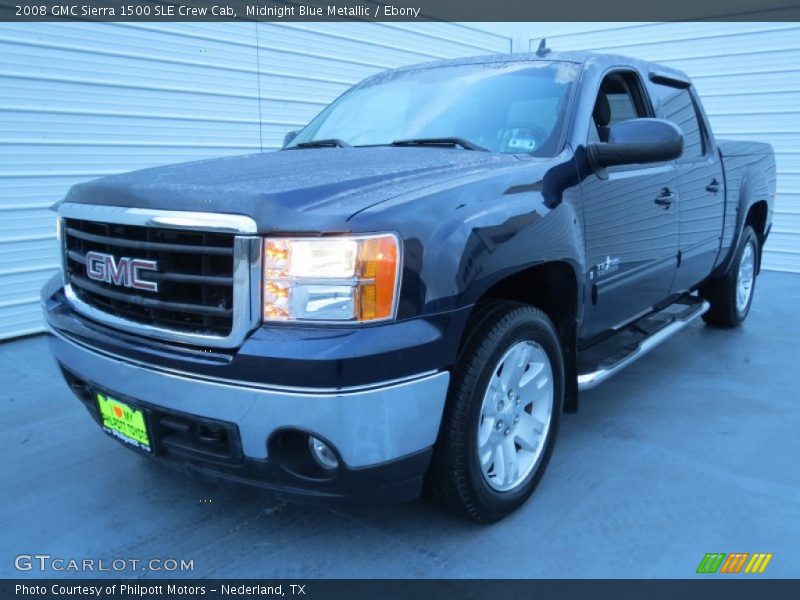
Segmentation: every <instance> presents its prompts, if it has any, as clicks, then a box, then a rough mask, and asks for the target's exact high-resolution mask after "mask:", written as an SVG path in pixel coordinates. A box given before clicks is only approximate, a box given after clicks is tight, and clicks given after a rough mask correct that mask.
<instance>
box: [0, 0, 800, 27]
mask: <svg viewBox="0 0 800 600" xmlns="http://www.w3.org/2000/svg"><path fill="white" fill-rule="evenodd" d="M684 20H703V21H799V20H800V3H798V2H797V0H661V1H650V0H644V1H640V2H632V1H631V0H491V1H487V0H396V1H394V0H392V1H390V2H367V1H359V0H330V1H325V0H322V1H320V0H305V1H304V0H286V1H281V0H183V1H180V0H177V1H176V0H78V1H75V2H71V1H69V0H0V21H12V22H13V21H19V22H36V21H189V22H191V21H197V22H210V21H461V22H476V21H484V22H514V21H539V22H542V21H684Z"/></svg>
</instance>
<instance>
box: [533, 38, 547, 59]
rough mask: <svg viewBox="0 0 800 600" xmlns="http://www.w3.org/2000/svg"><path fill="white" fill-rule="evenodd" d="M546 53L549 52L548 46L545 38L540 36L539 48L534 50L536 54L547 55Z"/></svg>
mask: <svg viewBox="0 0 800 600" xmlns="http://www.w3.org/2000/svg"><path fill="white" fill-rule="evenodd" d="M548 54H550V48H548V47H547V38H542V41H541V42H539V48H538V49H537V50H536V56H547V55H548Z"/></svg>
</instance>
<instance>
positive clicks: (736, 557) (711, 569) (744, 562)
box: [697, 552, 772, 575]
mask: <svg viewBox="0 0 800 600" xmlns="http://www.w3.org/2000/svg"><path fill="white" fill-rule="evenodd" d="M771 560H772V553H771V552H770V553H767V552H753V553H752V554H750V553H749V552H732V553H731V554H725V553H724V552H709V553H708V554H706V555H705V556H704V557H703V560H701V561H700V565H699V566H698V567H697V572H698V573H708V574H711V573H726V574H733V575H735V574H736V573H748V574H753V575H755V574H756V573H763V572H764V569H766V568H767V565H768V564H769V561H771ZM743 567H744V568H743Z"/></svg>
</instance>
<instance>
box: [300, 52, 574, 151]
mask: <svg viewBox="0 0 800 600" xmlns="http://www.w3.org/2000/svg"><path fill="white" fill-rule="evenodd" d="M578 73H579V66H578V65H576V64H573V63H561V62H544V61H543V62H540V63H537V62H519V63H496V64H476V65H459V66H450V67H434V68H421V69H416V70H407V71H388V72H386V73H384V74H382V75H378V76H377V77H374V78H372V79H368V80H367V81H366V82H364V83H362V84H360V85H358V86H356V87H354V88H353V89H351V90H350V91H348V92H347V93H345V94H344V95H342V96H341V97H340V98H339V99H338V100H336V101H334V102H333V104H331V105H330V106H329V107H328V108H326V109H325V110H324V111H322V112H321V113H320V114H319V115H318V116H317V117H316V118H315V119H314V120H313V121H312V122H311V123H310V124H309V125H308V126H307V127H306V128H305V129H304V130H303V131H302V132H300V134H298V135H297V137H296V138H295V139H294V141H293V142H292V144H290V147H291V146H294V145H296V144H299V143H303V142H309V141H313V140H323V139H330V138H338V139H340V140H343V141H345V142H347V143H348V144H351V145H353V146H370V145H383V144H391V143H392V142H393V141H396V140H407V139H419V138H442V137H459V138H463V139H466V140H468V141H470V142H472V143H474V144H477V145H479V146H482V147H484V148H487V149H489V150H492V151H494V152H508V153H517V152H520V153H522V152H524V153H532V154H534V155H536V156H553V155H554V154H556V153H557V152H558V151H559V150H560V147H559V146H560V142H561V134H562V131H563V128H564V121H565V117H566V108H567V104H568V103H569V99H570V96H571V94H572V88H573V86H574V82H575V79H576V77H577V76H578Z"/></svg>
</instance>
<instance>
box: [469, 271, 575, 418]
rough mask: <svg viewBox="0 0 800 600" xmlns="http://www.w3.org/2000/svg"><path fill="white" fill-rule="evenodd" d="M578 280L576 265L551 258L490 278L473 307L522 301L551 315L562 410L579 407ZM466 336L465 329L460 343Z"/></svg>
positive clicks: (572, 410) (573, 409) (570, 410)
mask: <svg viewBox="0 0 800 600" xmlns="http://www.w3.org/2000/svg"><path fill="white" fill-rule="evenodd" d="M579 282H580V278H579V267H578V266H577V265H575V264H573V263H572V262H569V261H566V260H553V261H548V262H543V263H539V264H536V265H533V266H529V267H527V268H524V269H521V270H518V271H515V272H513V273H511V274H507V275H506V276H505V277H503V278H501V279H499V280H498V281H495V282H493V283H492V284H491V285H490V286H489V287H488V288H487V289H486V290H485V291H484V292H483V293H482V294H481V295H480V296H479V297H478V299H477V301H476V302H475V307H477V306H479V305H480V304H481V303H482V302H485V301H488V300H513V301H516V302H523V303H525V304H530V305H531V306H535V307H537V308H538V309H540V310H542V311H543V312H544V313H545V314H546V315H547V316H548V317H549V318H550V320H551V321H552V322H553V324H554V325H555V327H556V331H557V332H558V336H559V340H560V342H561V349H562V355H563V358H564V378H565V390H564V393H565V397H564V410H565V412H575V411H576V410H577V409H578V371H577V368H578V367H577V333H578V319H579V315H580V314H581V311H582V306H581V304H582V302H581V298H582V295H581V294H580V290H579V286H580V283H579ZM474 310H475V309H474V308H473V312H474ZM467 330H469V327H467ZM465 338H466V332H465V333H464V335H463V336H462V343H463V341H464V339H465Z"/></svg>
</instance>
